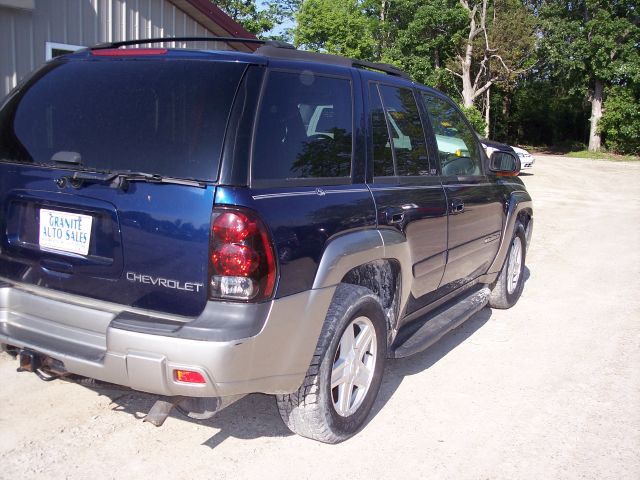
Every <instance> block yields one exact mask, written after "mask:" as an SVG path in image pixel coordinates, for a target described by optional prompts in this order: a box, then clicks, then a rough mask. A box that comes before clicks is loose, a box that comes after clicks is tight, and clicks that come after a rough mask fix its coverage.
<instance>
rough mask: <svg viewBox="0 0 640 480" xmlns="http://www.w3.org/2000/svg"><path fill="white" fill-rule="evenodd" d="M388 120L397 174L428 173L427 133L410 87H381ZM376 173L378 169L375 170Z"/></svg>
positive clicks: (413, 174)
mask: <svg viewBox="0 0 640 480" xmlns="http://www.w3.org/2000/svg"><path fill="white" fill-rule="evenodd" d="M379 88H380V94H381V95H382V103H383V105H384V111H385V112H386V121H387V126H388V128H389V132H390V134H391V143H392V146H393V153H394V157H395V166H396V173H395V174H396V175H399V176H417V175H428V174H429V162H428V159H427V150H426V146H425V137H424V131H423V129H422V122H421V121H420V114H419V113H418V106H417V104H416V100H415V98H414V96H413V92H412V91H411V90H410V89H408V88H397V87H391V86H388V85H380V87H379ZM374 170H375V169H374Z"/></svg>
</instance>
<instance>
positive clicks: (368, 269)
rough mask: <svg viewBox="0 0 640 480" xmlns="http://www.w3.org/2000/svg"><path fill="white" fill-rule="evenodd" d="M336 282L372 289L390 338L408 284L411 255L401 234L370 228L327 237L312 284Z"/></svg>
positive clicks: (401, 307)
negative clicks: (383, 315) (383, 316)
mask: <svg viewBox="0 0 640 480" xmlns="http://www.w3.org/2000/svg"><path fill="white" fill-rule="evenodd" d="M340 283H347V284H352V285H359V286H363V287H366V288H368V289H369V290H371V291H372V292H374V294H375V295H376V296H377V297H378V298H379V300H380V304H381V305H382V307H383V310H384V313H385V316H386V320H387V327H388V334H389V338H392V337H393V336H394V335H395V332H396V330H397V324H398V319H399V315H400V312H402V309H403V308H404V306H405V305H406V301H407V299H408V296H409V291H410V286H411V256H410V252H409V248H408V245H407V239H406V237H405V236H404V234H403V233H401V232H399V231H397V230H390V229H389V230H382V229H370V230H361V231H358V232H352V233H350V234H346V235H341V236H339V237H337V238H335V239H333V240H331V241H330V242H329V244H328V245H327V247H326V248H325V251H324V253H323V255H322V259H321V261H320V265H319V266H318V271H317V273H316V276H315V279H314V283H313V288H325V287H329V286H333V285H337V284H340Z"/></svg>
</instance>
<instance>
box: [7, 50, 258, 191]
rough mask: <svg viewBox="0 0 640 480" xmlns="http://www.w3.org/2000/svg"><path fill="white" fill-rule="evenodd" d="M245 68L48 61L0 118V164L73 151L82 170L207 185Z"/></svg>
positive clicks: (193, 63)
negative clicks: (126, 172) (127, 172)
mask: <svg viewBox="0 0 640 480" xmlns="http://www.w3.org/2000/svg"><path fill="white" fill-rule="evenodd" d="M245 68H246V65H244V64H242V63H231V62H229V63H226V62H210V61H202V60H182V59H180V60H176V59H162V60H146V59H145V60H141V59H135V60H133V59H129V60H122V59H118V60H93V61H67V62H65V61H63V62H53V63H51V64H48V65H46V66H45V67H44V68H43V69H42V70H40V71H39V72H38V73H37V74H36V76H35V77H34V78H33V79H32V80H31V81H30V82H29V84H27V85H26V86H25V87H24V88H23V89H22V91H20V92H19V93H18V95H17V96H16V97H15V98H12V99H11V100H10V101H9V102H8V104H7V105H6V106H5V107H4V108H3V111H2V112H0V159H2V160H5V161H17V162H23V163H33V164H52V163H54V162H53V161H52V157H53V156H55V155H56V154H58V153H59V152H73V156H75V157H76V158H77V155H75V154H76V153H77V154H78V155H79V158H80V159H81V164H80V165H79V168H83V169H91V170H98V171H114V170H131V171H135V172H145V173H153V174H158V175H163V176H170V177H178V178H190V179H198V180H215V179H216V178H217V174H218V165H219V161H220V152H221V148H222V141H223V137H224V132H225V128H226V123H227V118H228V116H229V111H230V110H231V103H232V102H233V98H234V95H235V91H236V88H237V85H238V82H239V81H240V78H241V77H242V73H243V71H244V69H245ZM67 155H68V154H67ZM74 168H75V166H74Z"/></svg>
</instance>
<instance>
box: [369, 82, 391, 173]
mask: <svg viewBox="0 0 640 480" xmlns="http://www.w3.org/2000/svg"><path fill="white" fill-rule="evenodd" d="M369 105H370V112H371V137H372V140H373V176H374V177H392V176H394V175H395V169H394V166H393V152H392V151H391V140H390V139H389V130H388V129H387V121H386V120H385V118H384V117H385V115H384V108H383V107H382V101H381V100H380V94H379V93H378V86H377V85H376V84H374V83H372V84H371V85H370V86H369Z"/></svg>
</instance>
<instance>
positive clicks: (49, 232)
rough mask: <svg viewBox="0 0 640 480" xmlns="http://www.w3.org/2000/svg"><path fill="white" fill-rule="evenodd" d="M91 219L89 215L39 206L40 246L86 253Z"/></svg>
mask: <svg viewBox="0 0 640 480" xmlns="http://www.w3.org/2000/svg"><path fill="white" fill-rule="evenodd" d="M92 221H93V217H91V216H90V215H80V214H78V213H68V212H58V211H56V210H47V209H45V208H41V209H40V237H39V243H40V246H41V247H44V248H52V249H54V250H61V251H63V252H71V253H79V254H80V255H86V254H87V253H89V242H90V241H91V223H92Z"/></svg>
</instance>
